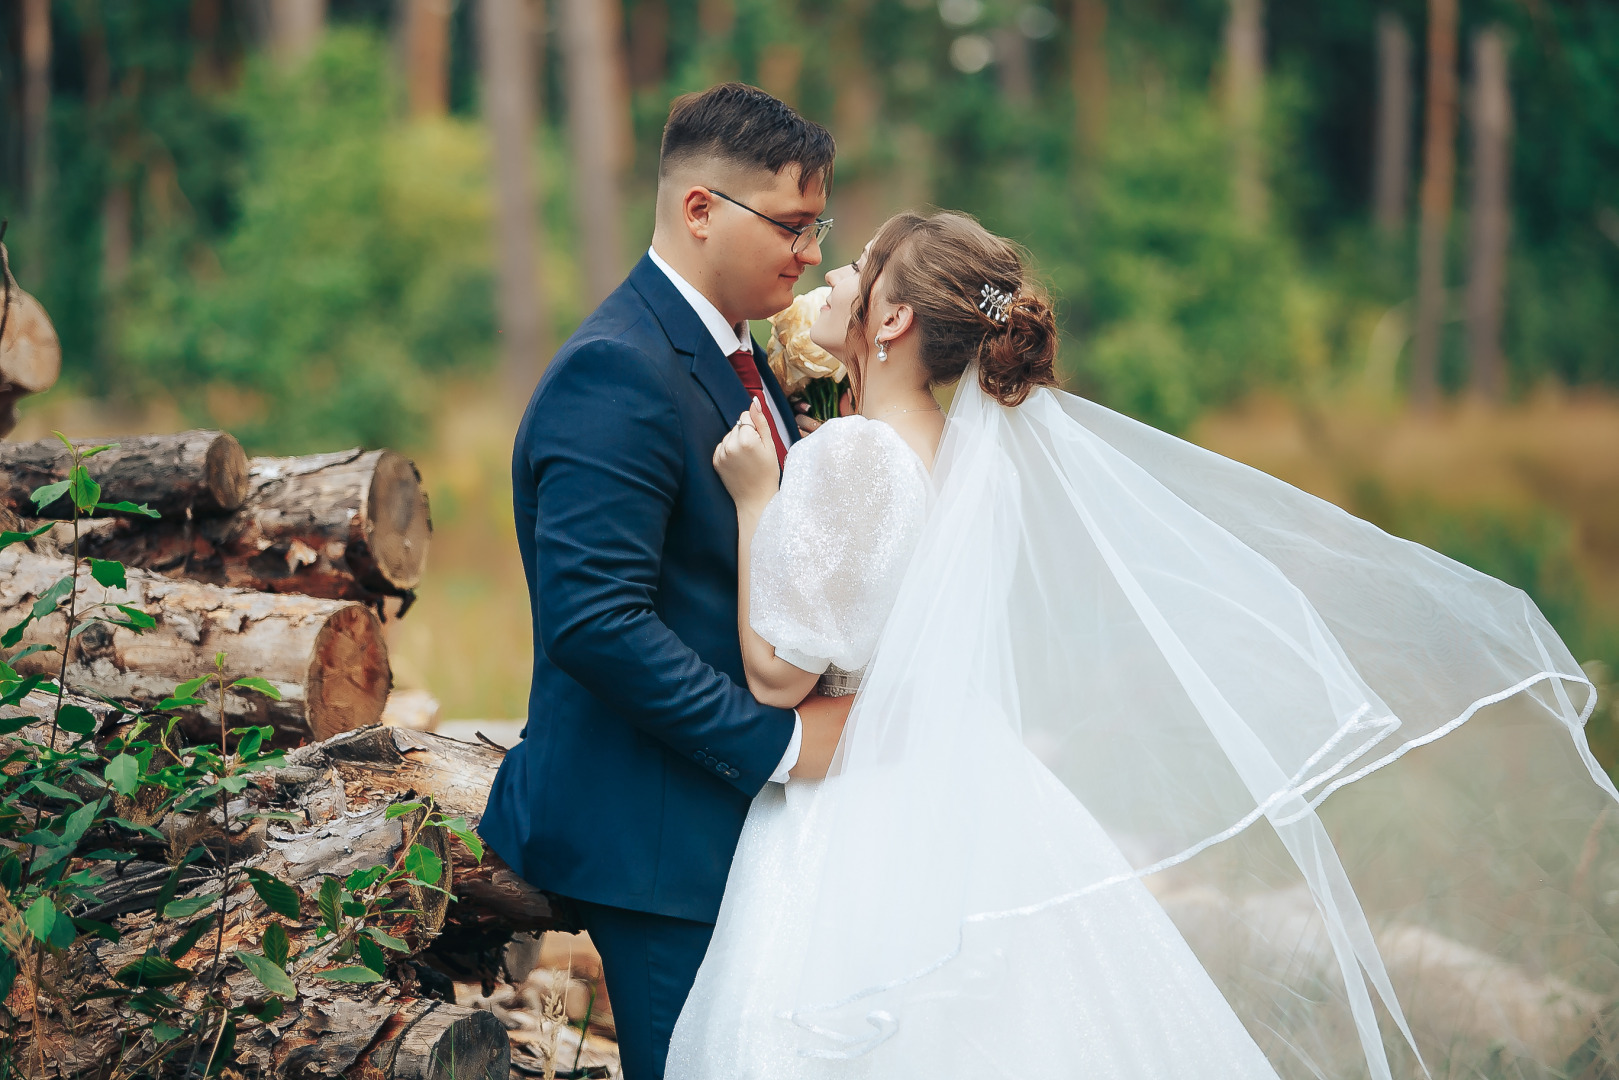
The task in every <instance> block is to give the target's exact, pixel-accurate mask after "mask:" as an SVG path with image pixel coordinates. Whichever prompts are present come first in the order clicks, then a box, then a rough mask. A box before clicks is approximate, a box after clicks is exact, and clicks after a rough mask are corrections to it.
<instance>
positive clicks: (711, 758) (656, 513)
mask: <svg viewBox="0 0 1619 1080" xmlns="http://www.w3.org/2000/svg"><path fill="white" fill-rule="evenodd" d="M754 360H755V363H757V364H758V366H759V369H760V372H761V374H762V375H763V378H764V383H765V386H766V387H767V388H768V390H769V392H770V393H771V395H772V396H773V397H774V398H775V401H776V404H777V406H778V408H779V409H780V410H781V415H782V416H783V417H785V418H787V419H788V421H789V423H790V422H791V417H792V415H793V414H792V412H791V409H790V406H789V405H788V402H787V399H786V398H785V396H783V394H782V392H781V388H780V387H779V386H778V385H777V384H776V381H775V379H774V378H773V377H772V376H771V374H770V371H769V369H768V368H767V367H766V365H765V363H764V358H763V355H762V353H761V352H760V350H759V348H758V346H757V345H755V346H754ZM748 401H749V398H748V393H747V391H745V390H744V389H743V388H742V382H741V380H740V379H738V378H737V375H736V372H735V371H734V370H733V369H732V368H731V365H730V362H729V361H728V360H727V358H726V357H725V356H724V355H723V354H722V353H721V352H720V349H719V346H717V345H716V344H715V343H714V339H713V337H712V336H711V335H710V334H709V332H708V330H707V329H706V328H705V327H704V326H703V323H702V321H701V320H700V319H699V318H698V317H697V313H696V312H694V311H693V310H692V309H691V305H689V304H688V303H687V302H686V300H685V298H684V297H682V296H681V295H680V293H679V292H678V291H677V290H676V289H675V287H674V285H673V284H672V283H671V282H670V281H669V279H668V278H667V277H665V276H664V274H663V272H662V271H660V270H659V269H658V267H657V266H656V265H655V264H654V263H653V262H652V261H651V259H649V258H645V257H643V258H642V259H641V261H640V262H639V263H638V264H637V265H636V267H635V269H634V270H632V271H631V272H630V276H629V278H628V279H627V280H626V281H625V282H624V284H622V285H620V286H619V287H618V289H617V290H615V291H614V292H613V294H612V295H611V296H609V297H608V298H607V299H606V300H604V301H603V302H602V305H601V307H599V308H597V309H596V311H595V312H594V313H592V314H591V316H590V317H589V318H588V319H586V320H585V322H584V324H583V325H581V326H580V327H579V329H578V330H577V331H576V332H575V333H574V335H573V336H572V337H571V338H569V339H568V341H567V344H565V345H564V346H563V347H562V349H561V351H559V352H558V353H557V354H556V357H555V358H554V359H553V360H552V361H551V365H550V367H549V369H548V370H547V371H546V373H545V376H544V377H543V378H542V379H541V380H540V384H539V386H538V387H537V388H536V389H535V391H534V396H533V398H532V399H531V400H530V401H529V405H528V411H527V412H526V413H525V415H524V417H523V422H522V425H521V427H520V428H519V429H518V432H517V445H516V447H515V450H514V452H513V455H512V489H513V499H514V503H515V506H514V509H515V512H516V519H517V541H518V547H519V549H520V551H521V553H522V558H523V569H524V572H525V573H526V574H527V576H528V589H529V602H530V606H531V609H532V612H533V618H534V640H535V645H536V647H535V650H534V681H533V685H532V689H531V691H530V694H529V704H528V728H527V730H526V733H525V736H524V738H523V740H522V741H521V742H520V743H519V744H518V745H517V746H516V747H514V748H513V749H512V750H511V751H510V752H508V753H507V755H506V758H505V761H504V762H502V764H501V766H500V771H499V773H498V774H497V775H496V777H495V783H494V788H493V790H491V792H490V794H489V804H488V807H487V808H486V810H485V811H484V816H483V819H482V821H481V823H480V824H479V832H480V833H481V834H482V836H483V838H484V839H485V840H486V841H488V843H489V846H490V847H491V848H493V849H494V850H495V851H496V852H498V853H499V854H500V856H501V858H503V859H505V860H506V862H507V863H508V864H509V865H510V866H511V867H512V869H513V870H515V871H516V872H517V873H518V874H519V875H520V876H521V877H523V878H524V879H525V880H527V881H528V882H530V883H531V884H533V885H535V886H536V887H538V888H541V889H545V890H547V891H549V892H553V893H557V894H559V895H562V896H568V897H573V898H575V899H579V900H586V901H591V902H594V903H598V904H610V905H612V906H614V907H622V908H629V909H631V910H634V911H645V912H652V913H655V914H659V915H671V916H675V917H678V918H683V919H694V920H699V921H703V922H713V921H714V920H715V919H716V917H717V916H718V914H719V906H720V897H721V896H722V895H723V894H724V891H725V877H726V874H727V873H728V872H729V870H730V866H731V856H732V854H733V853H734V852H735V850H736V842H737V837H738V836H739V835H740V834H741V830H742V821H743V818H744V817H745V816H746V815H747V812H748V804H749V802H750V801H751V800H752V798H753V796H754V795H756V794H757V793H758V792H759V789H760V788H761V787H763V786H764V784H765V782H766V781H767V780H768V779H769V777H770V774H771V773H772V772H773V771H774V770H775V768H776V766H777V765H778V764H779V763H780V761H781V757H782V755H783V754H784V753H785V752H786V750H787V744H788V742H789V740H790V739H791V738H792V732H793V714H792V712H791V711H789V710H786V709H776V708H771V707H768V706H764V705H760V704H759V703H758V702H757V701H755V700H754V699H753V696H752V695H751V694H749V693H748V691H747V689H746V677H745V675H744V673H743V669H742V651H741V645H740V643H739V641H738V638H737V625H736V615H737V612H736V508H735V505H734V504H733V503H732V501H731V497H730V495H729V494H728V493H727V492H726V490H725V487H724V485H723V484H722V483H721V482H720V478H719V476H718V474H716V473H715V472H714V466H713V464H712V459H713V455H714V447H715V446H716V445H717V444H718V443H719V441H720V439H721V438H722V437H723V436H724V435H725V433H726V431H727V430H728V429H729V428H730V427H731V425H732V424H734V423H735V422H736V419H737V417H738V416H740V415H741V414H742V413H743V412H744V411H746V410H747V408H748ZM795 434H796V433H795V432H794V431H792V430H789V431H787V432H784V433H783V437H785V438H788V439H792V438H794V437H795Z"/></svg>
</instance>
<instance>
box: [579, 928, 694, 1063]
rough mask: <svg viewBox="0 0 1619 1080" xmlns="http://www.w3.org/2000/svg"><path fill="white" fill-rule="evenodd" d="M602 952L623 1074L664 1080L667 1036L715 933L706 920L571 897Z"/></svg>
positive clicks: (592, 939) (599, 950)
mask: <svg viewBox="0 0 1619 1080" xmlns="http://www.w3.org/2000/svg"><path fill="white" fill-rule="evenodd" d="M575 903H576V904H578V907H579V912H580V916H581V918H582V919H583V921H584V924H585V930H586V931H587V932H588V933H589V934H590V940H591V943H592V944H594V945H595V946H596V951H597V952H599V953H601V958H602V968H603V971H604V973H605V975H606V977H607V996H608V999H609V1000H610V1001H611V1003H612V1006H613V1023H614V1025H615V1026H616V1027H617V1029H618V1052H619V1060H620V1062H621V1064H622V1066H623V1071H622V1074H621V1075H622V1077H623V1080H663V1067H664V1062H665V1061H667V1060H668V1057H669V1036H670V1035H672V1034H673V1033H674V1030H675V1020H676V1019H677V1018H678V1017H679V1016H680V1009H681V1007H682V1006H683V1005H685V1003H686V995H687V994H688V993H689V992H690V991H691V985H692V983H693V982H695V981H696V980H697V968H698V967H699V966H700V965H701V964H702V962H703V953H705V952H707V951H708V939H709V938H710V937H712V936H713V935H714V927H713V925H712V924H710V923H703V922H690V921H688V920H686V919H676V918H672V917H670V916H668V915H652V914H649V913H647V912H644V911H629V910H626V909H625V908H616V907H608V906H606V905H605V904H589V903H583V902H580V901H575Z"/></svg>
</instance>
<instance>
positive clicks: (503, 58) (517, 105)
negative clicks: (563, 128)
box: [478, 0, 551, 403]
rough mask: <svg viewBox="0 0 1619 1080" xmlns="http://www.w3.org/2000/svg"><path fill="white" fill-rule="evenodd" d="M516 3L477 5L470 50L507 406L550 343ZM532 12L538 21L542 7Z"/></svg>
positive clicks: (525, 58)
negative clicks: (485, 145)
mask: <svg viewBox="0 0 1619 1080" xmlns="http://www.w3.org/2000/svg"><path fill="white" fill-rule="evenodd" d="M529 11H530V9H529V7H528V5H526V4H525V3H524V0H478V47H479V55H480V57H481V63H482V67H483V89H484V102H485V109H486V119H487V122H488V124H489V135H490V139H491V141H492V143H493V148H494V164H495V214H494V228H495V248H496V251H497V252H498V258H499V291H498V296H497V300H498V305H497V306H498V313H499V319H500V342H501V361H500V365H501V384H502V386H503V387H504V388H505V390H506V392H507V394H508V395H509V396H510V397H511V398H512V400H513V401H515V402H518V403H521V402H523V401H526V400H527V399H528V395H529V393H530V392H531V391H532V390H533V389H534V384H535V383H536V382H537V381H538V380H539V377H540V370H541V368H542V366H543V364H544V359H543V352H544V350H545V348H546V346H547V344H548V343H549V341H550V339H551V322H550V309H549V304H548V301H547V299H546V294H545V283H544V281H542V280H541V279H540V276H539V274H540V263H539V255H540V250H541V247H542V244H543V236H544V233H543V220H542V219H541V218H540V217H539V216H537V215H536V213H535V202H536V199H535V186H534V181H533V177H532V175H531V172H530V163H531V161H532V153H533V133H534V109H535V104H534V99H535V89H536V87H537V86H538V85H539V80H538V76H537V74H536V72H537V63H536V60H537V57H538V56H539V55H543V50H540V49H537V48H535V44H536V42H537V41H539V40H543V38H542V37H541V36H540V35H538V34H536V33H534V28H533V27H531V26H530V24H529ZM533 11H534V13H535V14H536V15H537V16H538V17H540V18H543V17H544V15H543V13H544V6H543V5H536V6H535V7H534V8H533Z"/></svg>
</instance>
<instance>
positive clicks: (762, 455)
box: [714, 402, 820, 709]
mask: <svg viewBox="0 0 1619 1080" xmlns="http://www.w3.org/2000/svg"><path fill="white" fill-rule="evenodd" d="M743 419H744V421H745V423H742V424H740V425H739V426H737V427H735V428H732V429H731V432H730V433H729V434H728V435H726V436H725V438H724V439H722V440H721V441H720V444H719V446H718V447H716V448H715V450H714V468H715V470H716V471H717V472H718V473H719V474H720V479H721V480H723V481H724V482H725V488H726V490H727V491H729V492H730V493H731V498H733V499H734V500H736V526H737V536H736V576H737V582H736V625H737V634H738V636H739V637H740V638H741V641H742V667H743V670H744V671H746V672H747V676H748V689H749V691H751V692H752V693H753V696H754V697H755V698H756V699H758V701H759V702H760V704H763V705H775V706H777V707H779V708H784V709H790V708H792V707H793V706H795V705H797V704H798V703H799V702H801V701H803V700H804V698H805V697H807V696H808V695H809V693H810V691H811V690H813V689H815V683H816V681H817V680H818V679H819V678H820V676H819V675H816V674H815V673H813V672H809V671H805V670H804V669H803V668H800V667H795V666H794V665H792V664H789V663H788V662H787V661H785V660H783V659H782V658H781V657H779V656H777V655H776V650H775V647H774V646H772V645H771V644H770V642H768V641H766V640H765V639H764V638H762V637H760V636H759V632H758V631H756V630H755V629H754V628H753V626H752V624H751V623H750V621H749V618H748V607H749V599H750V595H751V589H752V581H751V567H752V562H753V559H752V551H753V535H754V533H755V532H756V531H757V530H758V528H759V518H760V516H761V515H762V514H763V513H764V510H765V507H766V506H768V505H769V504H770V500H771V499H772V498H773V497H774V496H775V494H776V490H777V488H778V486H779V484H780V482H781V468H780V466H779V465H778V464H777V462H776V452H775V450H774V448H773V447H772V446H771V444H770V442H769V441H767V440H766V439H764V438H762V437H761V435H760V432H761V431H764V430H768V429H767V428H766V427H765V418H764V412H763V411H762V410H761V409H760V408H759V404H758V402H754V404H753V407H752V408H751V409H750V410H749V411H748V412H747V413H746V414H745V415H744V417H743Z"/></svg>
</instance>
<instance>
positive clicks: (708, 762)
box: [703, 754, 719, 769]
mask: <svg viewBox="0 0 1619 1080" xmlns="http://www.w3.org/2000/svg"><path fill="white" fill-rule="evenodd" d="M703 764H704V765H707V766H708V767H709V768H710V769H712V768H713V767H714V766H715V765H717V764H719V762H718V761H717V760H716V759H715V758H714V756H713V755H712V754H709V755H707V756H705V757H704V758H703Z"/></svg>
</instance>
